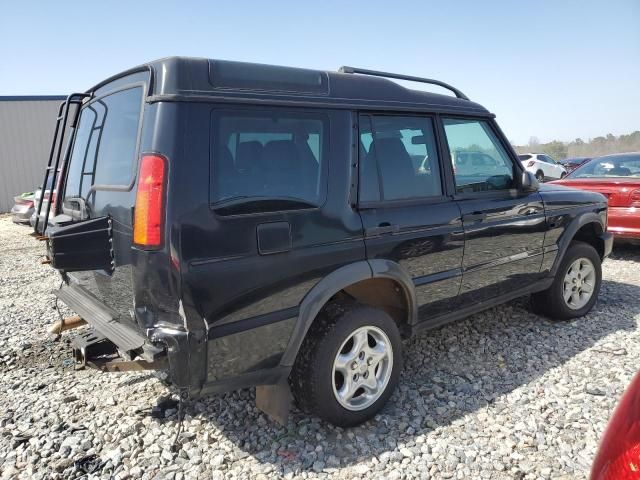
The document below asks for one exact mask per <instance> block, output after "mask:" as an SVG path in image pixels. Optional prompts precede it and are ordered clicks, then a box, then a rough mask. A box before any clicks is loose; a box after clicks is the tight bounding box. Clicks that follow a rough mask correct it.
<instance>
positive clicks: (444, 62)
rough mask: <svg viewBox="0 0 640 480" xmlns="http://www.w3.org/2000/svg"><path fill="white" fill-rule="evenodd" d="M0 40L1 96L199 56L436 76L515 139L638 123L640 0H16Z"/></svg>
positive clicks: (591, 132) (0, 24)
mask: <svg viewBox="0 0 640 480" xmlns="http://www.w3.org/2000/svg"><path fill="white" fill-rule="evenodd" d="M254 3H255V4H254ZM187 4H188V6H187ZM0 45H1V47H0V52H2V61H1V62H0V95H38V94H40V95H42V94H66V93H69V92H72V91H82V90H86V89H87V88H89V87H90V86H92V85H93V84H95V83H97V82H98V81H100V80H102V79H104V78H106V77H108V76H110V75H112V74H114V73H117V72H119V71H121V70H124V69H126V68H129V67H132V66H135V65H137V64H140V63H143V62H145V61H148V60H152V59H155V58H159V57H164V56H169V55H188V56H200V57H209V58H224V59H231V60H245V61H255V62H261V63H273V64H281V65H291V66H301V67H311V68H319V69H330V70H333V69H337V68H338V67H340V66H341V65H353V66H360V67H365V68H373V69H378V70H386V71H394V72H401V73H406V74H411V75H418V76H426V77H432V78H437V79H440V80H443V81H445V82H448V83H451V84H453V85H455V86H457V87H458V88H460V89H461V90H462V91H463V92H465V93H466V94H467V95H468V96H469V97H470V98H471V99H472V100H474V101H477V102H479V103H481V104H483V105H484V106H485V107H487V108H488V109H489V110H491V111H492V112H494V113H495V114H496V115H497V116H498V122H499V123H500V125H501V126H502V128H503V130H504V131H505V133H506V134H507V136H508V137H509V139H510V140H511V141H513V142H515V143H517V144H523V143H526V142H527V141H528V140H529V137H531V136H537V137H538V138H539V139H540V140H541V141H543V142H546V141H549V140H553V139H559V140H564V141H569V140H572V139H574V138H576V137H582V138H583V139H587V138H590V137H594V136H598V135H605V134H607V133H613V134H614V135H619V134H622V133H629V132H631V131H633V130H640V0H607V1H604V0H603V1H599V2H596V1H591V0H582V1H569V0H566V1H551V0H547V1H542V0H537V1H533V0H531V1H518V2H513V1H489V0H486V1H472V0H457V1H455V2H443V1H409V0H404V1H397V2H390V1H377V0H367V1H361V2H360V1H349V2H347V1H344V2H343V1H333V0H330V1H326V0H323V1H320V2H318V1H317V2H308V1H301V0H297V1H277V0H271V1H269V2H257V1H256V2H245V1H241V0H235V1H232V2H215V1H207V2H204V1H203V2H186V1H185V2H179V1H175V2H162V1H139V0H136V1H126V2H125V1H106V2H100V3H97V2H86V1H83V2H80V1H78V2H74V1H67V2H52V1H47V2H44V1H43V2H40V3H39V2H35V1H26V0H25V1H17V0H16V1H12V2H11V3H9V2H7V3H5V4H4V5H3V6H2V11H1V14H0Z"/></svg>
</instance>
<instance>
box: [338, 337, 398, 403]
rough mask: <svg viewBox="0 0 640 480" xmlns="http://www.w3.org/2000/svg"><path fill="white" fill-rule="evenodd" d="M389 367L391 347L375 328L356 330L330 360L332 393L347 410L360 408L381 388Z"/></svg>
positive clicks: (373, 397)
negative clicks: (332, 359)
mask: <svg viewBox="0 0 640 480" xmlns="http://www.w3.org/2000/svg"><path fill="white" fill-rule="evenodd" d="M392 370H393V347H392V346H391V342H390V341H389V337H387V335H386V334H385V333H384V331H382V330H381V329H380V328H378V327H373V326H364V327H360V328H358V329H356V330H355V331H354V332H353V333H351V335H349V337H348V338H347V339H346V340H345V341H344V342H343V343H342V345H341V346H340V348H339V350H338V353H337V355H336V358H335V360H334V362H333V369H332V375H333V393H334V395H335V398H336V400H337V401H338V403H339V404H340V405H341V406H343V407H344V408H346V409H347V410H353V411H358V410H364V409H366V408H368V407H369V406H371V405H372V404H373V403H374V402H375V401H376V400H377V399H378V398H380V396H381V395H382V393H383V392H384V391H385V389H386V388H387V384H388V383H389V379H390V378H391V372H392Z"/></svg>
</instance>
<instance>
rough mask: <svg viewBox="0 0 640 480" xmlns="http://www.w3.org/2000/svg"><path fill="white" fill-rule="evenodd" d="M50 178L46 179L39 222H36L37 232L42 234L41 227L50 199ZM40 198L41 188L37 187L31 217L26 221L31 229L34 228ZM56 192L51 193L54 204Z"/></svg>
mask: <svg viewBox="0 0 640 480" xmlns="http://www.w3.org/2000/svg"><path fill="white" fill-rule="evenodd" d="M52 180H53V179H52V178H49V179H47V189H46V190H45V192H44V197H43V198H42V208H41V209H40V221H39V222H38V232H39V233H42V231H43V228H42V225H43V223H44V217H45V215H46V212H47V205H48V204H49V200H50V198H51V182H52ZM41 196H42V187H41V186H40V187H38V189H37V190H36V191H35V193H34V195H33V209H32V212H31V215H30V217H29V219H28V222H29V224H30V225H31V226H32V227H35V226H36V217H37V213H38V202H39V201H40V197H41ZM55 198H56V191H55V190H54V191H53V201H54V202H55Z"/></svg>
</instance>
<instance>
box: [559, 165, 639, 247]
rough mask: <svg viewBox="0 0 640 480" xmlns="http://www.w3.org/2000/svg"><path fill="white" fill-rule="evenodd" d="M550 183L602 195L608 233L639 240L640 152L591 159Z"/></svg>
mask: <svg viewBox="0 0 640 480" xmlns="http://www.w3.org/2000/svg"><path fill="white" fill-rule="evenodd" d="M552 183H558V184H561V185H565V186H567V187H574V188H579V189H581V190H591V191H593V192H599V193H602V194H603V195H605V196H606V197H607V198H608V199H609V216H608V225H609V226H608V231H610V232H611V233H613V234H614V235H615V236H616V237H619V238H634V239H640V152H634V153H616V154H613V155H605V156H604V157H598V158H594V159H593V160H591V161H589V162H586V163H584V164H582V165H581V166H580V167H578V168H577V169H576V170H574V171H573V172H571V173H570V174H569V175H567V176H566V177H564V178H563V179H562V180H557V181H555V182H552Z"/></svg>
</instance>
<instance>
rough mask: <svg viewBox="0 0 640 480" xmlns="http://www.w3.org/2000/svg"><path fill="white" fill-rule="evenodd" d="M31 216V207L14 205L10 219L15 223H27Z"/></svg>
mask: <svg viewBox="0 0 640 480" xmlns="http://www.w3.org/2000/svg"><path fill="white" fill-rule="evenodd" d="M32 214H33V207H29V206H28V205H14V206H13V208H12V209H11V215H12V217H13V218H12V219H13V221H14V222H16V223H29V219H30V218H31V215H32Z"/></svg>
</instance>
